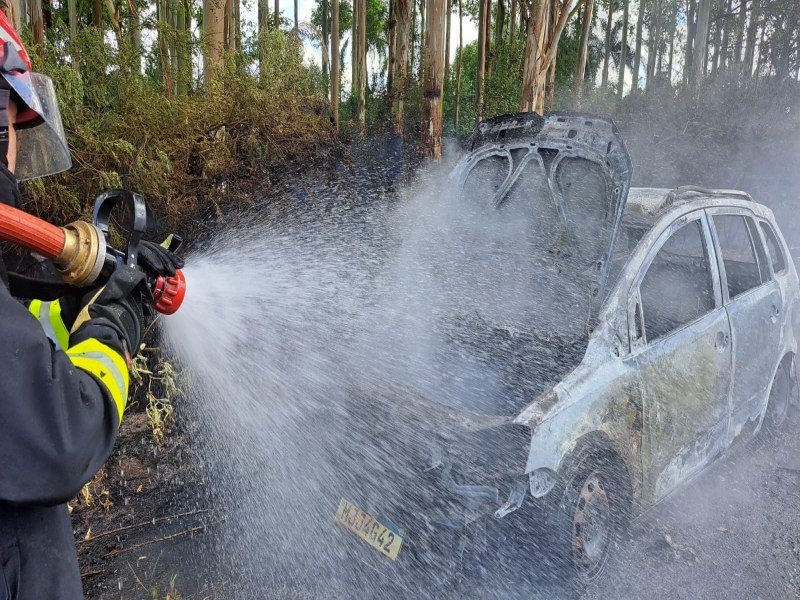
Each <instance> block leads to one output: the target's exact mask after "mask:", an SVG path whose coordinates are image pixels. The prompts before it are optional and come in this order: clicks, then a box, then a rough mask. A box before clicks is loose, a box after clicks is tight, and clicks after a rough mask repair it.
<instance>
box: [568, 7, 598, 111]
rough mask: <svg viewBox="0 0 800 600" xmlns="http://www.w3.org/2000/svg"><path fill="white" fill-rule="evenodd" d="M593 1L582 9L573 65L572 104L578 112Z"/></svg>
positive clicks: (587, 53) (581, 96)
mask: <svg viewBox="0 0 800 600" xmlns="http://www.w3.org/2000/svg"><path fill="white" fill-rule="evenodd" d="M593 10H594V0H586V2H585V3H584V8H583V23H582V25H581V42H580V46H579V47H578V61H577V63H576V65H575V78H574V79H573V80H572V104H573V106H574V107H575V110H580V108H581V101H582V100H583V83H584V82H583V79H584V76H585V74H586V61H587V58H588V56H589V34H590V33H591V31H592V12H593Z"/></svg>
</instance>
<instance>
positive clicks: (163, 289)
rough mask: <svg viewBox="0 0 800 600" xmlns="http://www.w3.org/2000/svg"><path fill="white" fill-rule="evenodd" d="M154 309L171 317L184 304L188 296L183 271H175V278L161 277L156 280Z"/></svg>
mask: <svg viewBox="0 0 800 600" xmlns="http://www.w3.org/2000/svg"><path fill="white" fill-rule="evenodd" d="M154 295H155V297H156V301H155V302H154V303H153V307H154V308H155V309H156V310H157V311H158V312H160V313H161V314H162V315H171V314H173V313H174V312H176V311H177V310H178V309H179V308H180V307H181V304H183V298H184V296H185V295H186V277H185V276H184V275H183V271H181V270H180V269H178V270H177V271H175V276H174V277H164V276H163V275H162V276H160V277H159V278H158V279H157V280H156V285H155V291H154Z"/></svg>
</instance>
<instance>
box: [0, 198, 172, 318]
mask: <svg viewBox="0 0 800 600" xmlns="http://www.w3.org/2000/svg"><path fill="white" fill-rule="evenodd" d="M117 207H122V208H123V210H126V211H127V214H129V215H130V217H131V224H130V228H129V229H130V236H129V238H128V243H127V247H126V249H125V251H121V250H117V249H116V248H114V247H113V246H112V245H111V243H110V241H109V237H110V232H109V228H110V218H111V213H112V211H113V210H114V209H115V208H117ZM152 221H153V218H152V215H151V214H150V212H149V209H148V207H147V204H146V203H145V201H144V198H143V197H142V196H141V195H139V194H136V193H133V192H129V191H127V190H110V191H107V192H105V193H103V194H101V195H100V196H99V197H98V198H97V200H96V201H95V205H94V211H93V214H92V222H91V223H87V222H86V221H75V222H74V223H70V224H69V225H66V226H64V227H58V226H56V225H53V224H51V223H48V222H47V221H44V220H42V219H40V218H38V217H35V216H33V215H30V214H28V213H26V212H24V211H21V210H18V209H16V208H13V207H11V206H8V205H6V204H2V203H0V240H5V241H7V242H10V243H12V244H15V245H17V246H20V247H22V248H25V249H27V250H30V251H31V252H35V253H37V254H39V255H41V256H43V257H45V258H48V259H51V260H52V261H53V263H54V264H55V266H56V270H57V272H58V275H59V277H60V279H61V281H62V282H63V283H65V284H69V285H72V286H76V287H89V286H92V285H94V284H99V283H102V282H103V280H104V279H107V278H108V276H109V275H110V274H111V273H113V272H114V270H116V269H117V268H119V267H121V266H123V265H128V266H131V267H134V268H137V269H139V270H143V269H142V268H141V267H140V266H139V265H138V263H137V259H138V254H139V243H140V241H141V239H142V235H143V234H144V233H145V231H146V230H147V229H148V227H150V226H151V225H152ZM172 240H173V241H172V245H171V246H170V248H169V249H170V250H173V251H175V250H177V246H179V245H180V243H181V239H180V238H179V237H178V236H172ZM144 272H145V276H146V277H145V279H146V282H147V287H148V288H149V290H150V292H151V293H152V295H153V302H152V305H151V306H152V308H153V309H154V310H155V311H157V312H159V313H162V314H165V315H171V314H173V313H174V312H176V311H177V310H178V309H179V308H180V306H181V304H182V303H183V299H184V296H185V294H186V278H185V277H184V274H183V272H182V271H181V270H178V271H177V272H176V273H175V276H174V277H172V276H164V275H160V274H153V273H148V272H147V271H144Z"/></svg>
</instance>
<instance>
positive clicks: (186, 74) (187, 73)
mask: <svg viewBox="0 0 800 600" xmlns="http://www.w3.org/2000/svg"><path fill="white" fill-rule="evenodd" d="M190 12H191V11H190V7H188V6H187V5H186V0H178V15H177V17H178V29H179V31H180V35H178V39H177V40H176V45H177V48H176V49H177V63H178V65H177V67H178V93H179V94H186V93H188V92H189V85H190V83H191V80H192V61H191V54H190V52H191V43H190V38H189V36H190V33H189V32H190V29H189V28H190V27H191V23H189V24H187V20H189V19H187V17H189V13H190ZM190 18H191V17H190Z"/></svg>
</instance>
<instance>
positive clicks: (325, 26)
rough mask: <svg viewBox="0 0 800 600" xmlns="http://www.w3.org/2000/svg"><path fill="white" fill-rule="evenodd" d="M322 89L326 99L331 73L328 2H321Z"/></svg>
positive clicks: (323, 0) (324, 0)
mask: <svg viewBox="0 0 800 600" xmlns="http://www.w3.org/2000/svg"><path fill="white" fill-rule="evenodd" d="M321 6H322V32H321V33H322V36H321V37H322V39H321V43H322V87H323V88H324V89H325V96H326V97H327V96H328V94H329V93H330V85H331V71H330V54H329V49H330V47H331V40H330V29H329V28H330V23H329V22H328V21H329V18H330V11H329V5H328V0H322V2H321Z"/></svg>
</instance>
